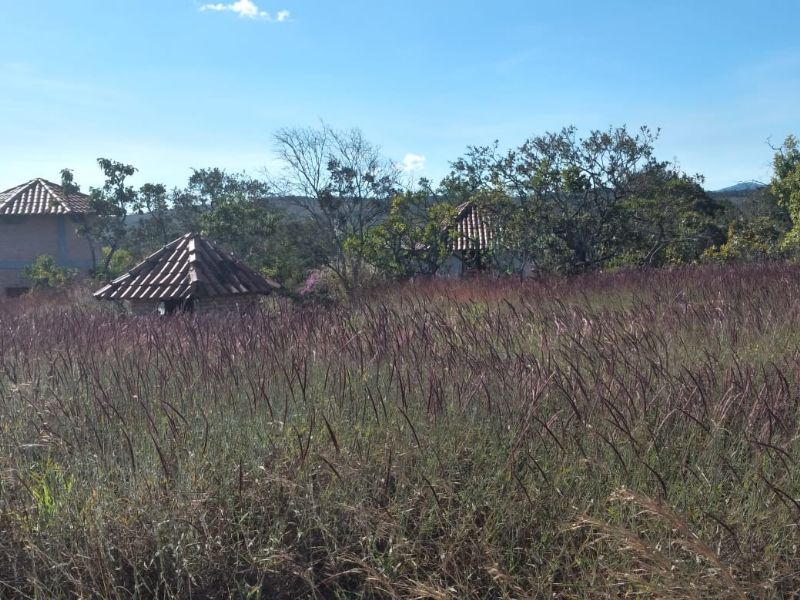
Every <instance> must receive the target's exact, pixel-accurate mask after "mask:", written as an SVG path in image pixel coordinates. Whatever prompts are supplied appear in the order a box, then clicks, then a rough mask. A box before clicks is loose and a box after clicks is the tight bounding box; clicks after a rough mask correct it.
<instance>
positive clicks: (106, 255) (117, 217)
mask: <svg viewBox="0 0 800 600" xmlns="http://www.w3.org/2000/svg"><path fill="white" fill-rule="evenodd" d="M97 164H98V165H99V166H100V169H101V170H102V171H103V174H104V175H105V178H106V180H105V183H104V184H103V186H102V187H100V188H91V191H90V194H89V204H90V207H91V209H92V212H93V215H92V218H91V219H89V220H87V221H86V222H84V223H83V224H81V225H80V226H79V228H78V231H79V232H80V233H82V234H83V235H85V236H86V237H88V238H89V240H90V241H91V243H92V244H93V245H94V246H98V247H103V248H107V249H108V251H107V252H103V256H102V264H100V265H98V264H97V263H98V261H97V257H95V265H94V271H95V274H96V275H102V276H106V275H107V272H108V267H109V264H110V263H111V261H112V259H113V258H114V254H115V253H116V252H117V250H119V248H120V247H121V246H122V245H123V244H124V243H125V240H126V237H127V234H128V228H127V227H126V225H125V219H126V218H127V216H128V214H129V213H130V212H131V211H134V210H139V208H140V204H139V195H138V193H137V192H136V190H134V189H133V187H131V186H130V185H129V184H128V181H127V180H128V178H129V177H131V176H132V175H133V174H134V173H135V172H136V169H135V168H134V167H132V166H131V165H126V164H124V163H121V162H117V161H114V160H110V159H108V158H98V159H97Z"/></svg>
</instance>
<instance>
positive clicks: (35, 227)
mask: <svg viewBox="0 0 800 600" xmlns="http://www.w3.org/2000/svg"><path fill="white" fill-rule="evenodd" d="M75 227H76V223H74V222H73V221H72V220H71V219H70V218H69V217H68V216H66V215H20V216H16V215H10V216H9V215H0V294H4V293H5V291H6V288H9V287H20V286H27V285H30V283H29V282H27V281H26V280H25V279H24V278H23V277H22V269H23V268H24V267H25V266H27V265H29V264H30V263H31V262H33V260H34V259H35V258H36V257H37V256H40V255H42V254H47V255H49V256H52V257H53V258H54V259H55V260H56V263H57V264H58V265H60V266H63V267H68V268H71V269H76V270H78V271H79V272H82V273H88V272H89V269H90V268H91V264H92V252H91V248H90V246H89V243H88V241H87V240H86V239H85V238H82V237H80V236H79V235H78V234H77V233H75Z"/></svg>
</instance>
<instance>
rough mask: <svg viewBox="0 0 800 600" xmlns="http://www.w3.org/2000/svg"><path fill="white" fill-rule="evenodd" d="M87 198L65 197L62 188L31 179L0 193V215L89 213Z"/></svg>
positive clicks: (76, 193) (83, 195) (81, 195)
mask: <svg viewBox="0 0 800 600" xmlns="http://www.w3.org/2000/svg"><path fill="white" fill-rule="evenodd" d="M90 212H91V209H90V207H89V196H87V195H86V194H82V193H80V192H73V193H72V194H70V195H69V196H68V197H67V196H65V194H64V190H63V188H62V187H61V186H60V185H58V184H55V183H53V182H51V181H47V180H45V179H32V180H31V181H28V182H27V183H23V184H22V185H18V186H16V187H13V188H11V189H8V190H6V191H4V192H0V214H3V215H60V214H70V213H72V214H87V213H90Z"/></svg>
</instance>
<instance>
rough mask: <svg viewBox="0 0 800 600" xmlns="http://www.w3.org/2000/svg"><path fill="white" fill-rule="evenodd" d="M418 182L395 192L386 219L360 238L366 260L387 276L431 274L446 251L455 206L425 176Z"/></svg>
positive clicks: (446, 253) (400, 276)
mask: <svg viewBox="0 0 800 600" xmlns="http://www.w3.org/2000/svg"><path fill="white" fill-rule="evenodd" d="M419 185H420V189H419V190H417V191H406V192H404V193H402V194H398V195H396V196H395V197H394V198H393V199H392V200H391V206H390V208H389V214H388V215H387V217H386V219H385V220H383V221H382V222H381V223H380V224H378V225H376V226H375V227H372V228H371V229H370V230H369V232H368V234H367V235H366V236H365V238H364V247H363V248H362V249H361V251H362V252H363V254H364V256H365V257H366V260H367V261H369V262H370V263H371V264H372V265H373V266H375V267H376V268H377V269H378V270H379V272H381V273H382V274H384V275H386V276H388V277H391V278H400V279H405V278H408V277H413V276H415V275H431V274H433V273H435V272H436V271H437V269H438V268H439V266H440V265H441V264H442V261H443V260H444V259H445V258H446V256H447V255H448V254H449V251H450V250H449V244H448V241H449V240H448V234H449V232H448V228H447V226H448V224H450V223H452V222H453V218H454V217H455V207H454V206H453V205H451V204H448V203H445V202H442V201H441V200H440V199H439V198H437V196H436V195H435V194H434V192H433V191H432V190H431V187H430V182H429V181H427V180H426V179H423V180H421V181H420V183H419Z"/></svg>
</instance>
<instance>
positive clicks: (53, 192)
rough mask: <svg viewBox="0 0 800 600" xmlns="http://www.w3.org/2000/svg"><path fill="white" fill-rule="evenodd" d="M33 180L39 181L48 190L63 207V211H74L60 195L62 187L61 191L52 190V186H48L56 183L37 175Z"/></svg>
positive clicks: (62, 191)
mask: <svg viewBox="0 0 800 600" xmlns="http://www.w3.org/2000/svg"><path fill="white" fill-rule="evenodd" d="M34 181H36V182H37V183H40V184H41V185H42V186H43V187H44V189H46V190H47V191H48V192H50V195H51V196H54V197H55V199H56V202H58V203H59V204H60V205H61V206H62V207H63V208H64V211H65V212H68V213H71V212H74V211H73V210H72V207H70V205H69V204H68V203H67V201H66V199H65V198H64V196H63V195H62V194H63V193H64V188H61V192H56V191H55V190H53V188H51V187H50V186H51V185H53V186H54V185H56V184H55V183H53V182H52V181H48V180H47V179H43V178H42V177H37V178H36V179H35V180H34ZM59 187H61V186H59Z"/></svg>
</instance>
